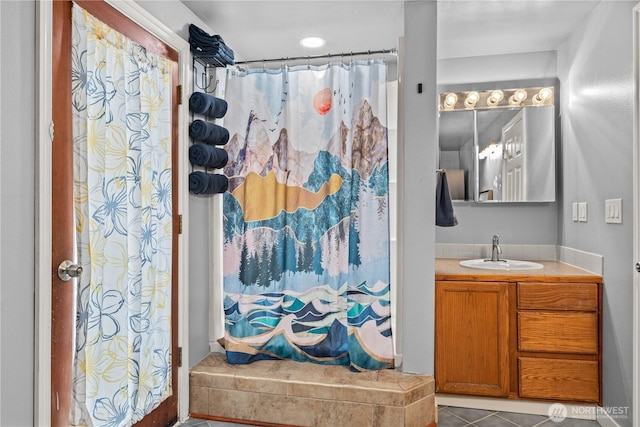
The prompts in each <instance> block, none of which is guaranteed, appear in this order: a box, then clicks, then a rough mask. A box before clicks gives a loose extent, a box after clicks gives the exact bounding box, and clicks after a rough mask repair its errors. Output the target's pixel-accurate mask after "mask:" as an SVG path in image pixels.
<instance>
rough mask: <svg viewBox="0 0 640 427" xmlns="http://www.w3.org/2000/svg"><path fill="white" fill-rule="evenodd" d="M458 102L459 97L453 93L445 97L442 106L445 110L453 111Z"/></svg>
mask: <svg viewBox="0 0 640 427" xmlns="http://www.w3.org/2000/svg"><path fill="white" fill-rule="evenodd" d="M457 102H458V95H456V94H455V93H453V92H451V93H448V94H447V95H446V96H445V97H444V102H443V103H442V105H443V107H444V109H445V110H453V108H454V107H455V106H456V103H457Z"/></svg>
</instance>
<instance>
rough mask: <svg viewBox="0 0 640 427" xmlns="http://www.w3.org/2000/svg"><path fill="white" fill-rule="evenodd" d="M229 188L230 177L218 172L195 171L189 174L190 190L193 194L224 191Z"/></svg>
mask: <svg viewBox="0 0 640 427" xmlns="http://www.w3.org/2000/svg"><path fill="white" fill-rule="evenodd" d="M227 188H229V179H228V178H227V177H226V176H224V175H220V174H217V173H206V172H202V171H195V172H191V173H190V174H189V191H190V192H192V193H193V194H218V193H224V192H225V191H227Z"/></svg>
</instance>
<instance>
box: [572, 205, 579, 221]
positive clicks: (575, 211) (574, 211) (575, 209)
mask: <svg viewBox="0 0 640 427" xmlns="http://www.w3.org/2000/svg"><path fill="white" fill-rule="evenodd" d="M571 210H572V218H573V222H578V202H573V204H572V205H571Z"/></svg>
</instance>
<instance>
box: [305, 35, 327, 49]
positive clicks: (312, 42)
mask: <svg viewBox="0 0 640 427" xmlns="http://www.w3.org/2000/svg"><path fill="white" fill-rule="evenodd" d="M325 43H327V41H326V40H325V39H323V38H322V37H316V36H311V37H305V38H303V39H300V45H301V46H303V47H308V48H311V49H315V48H318V47H322V46H324V45H325Z"/></svg>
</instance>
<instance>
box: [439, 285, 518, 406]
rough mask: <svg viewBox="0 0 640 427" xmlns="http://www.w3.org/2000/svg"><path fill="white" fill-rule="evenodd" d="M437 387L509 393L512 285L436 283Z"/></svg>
mask: <svg viewBox="0 0 640 427" xmlns="http://www.w3.org/2000/svg"><path fill="white" fill-rule="evenodd" d="M435 307H436V320H435V322H436V325H435V347H436V348H435V350H436V351H435V353H436V358H435V379H436V387H437V391H439V392H442V393H456V394H472V395H477V396H507V395H508V394H509V302H508V284H507V283H502V282H436V304H435Z"/></svg>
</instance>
